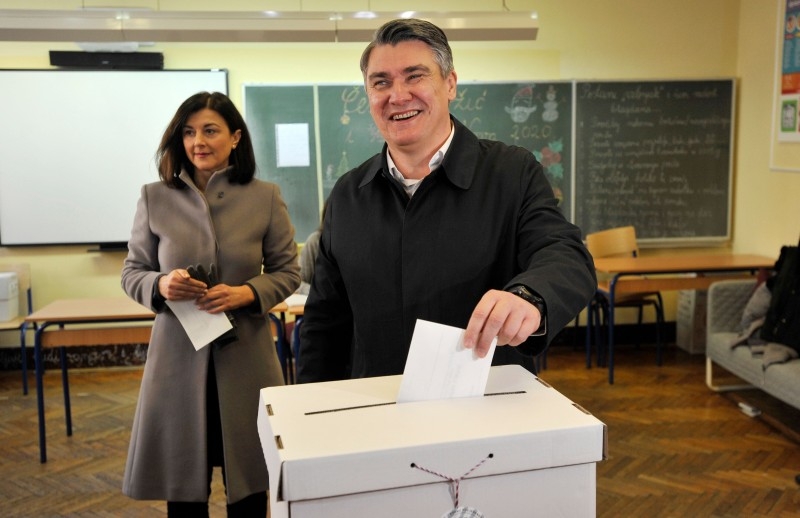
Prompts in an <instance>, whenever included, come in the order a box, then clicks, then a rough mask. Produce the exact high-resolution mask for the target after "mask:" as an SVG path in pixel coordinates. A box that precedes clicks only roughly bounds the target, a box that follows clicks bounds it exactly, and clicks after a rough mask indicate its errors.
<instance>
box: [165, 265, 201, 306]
mask: <svg viewBox="0 0 800 518" xmlns="http://www.w3.org/2000/svg"><path fill="white" fill-rule="evenodd" d="M158 292H159V293H160V294H161V296H162V297H164V298H165V299H167V300H194V299H197V298H199V297H202V296H203V295H205V294H206V292H208V287H207V286H206V283H204V282H202V281H198V280H197V279H192V277H191V276H190V275H189V272H187V271H186V270H182V269H176V270H172V271H171V272H169V273H168V274H166V275H164V276H162V277H160V278H159V279H158Z"/></svg>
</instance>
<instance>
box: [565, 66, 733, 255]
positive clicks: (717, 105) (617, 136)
mask: <svg viewBox="0 0 800 518" xmlns="http://www.w3.org/2000/svg"><path fill="white" fill-rule="evenodd" d="M732 90H733V83H732V81H702V82H698V81H676V82H651V83H641V82H637V83H630V82H598V83H578V84H577V87H576V120H577V127H576V159H575V161H576V171H577V175H576V198H577V200H578V202H577V204H576V223H577V224H578V225H579V226H580V227H581V229H582V230H583V231H584V233H588V232H594V231H597V230H602V229H605V228H611V227H616V226H621V225H634V226H636V229H637V235H638V236H639V237H641V238H642V239H645V240H646V239H648V238H650V239H671V238H689V239H691V238H726V237H727V236H728V235H729V229H728V226H729V219H730V218H729V215H730V208H729V196H730V194H729V193H730V170H731V169H730V168H731V164H730V155H731V126H732V114H731V110H732V104H731V99H732Z"/></svg>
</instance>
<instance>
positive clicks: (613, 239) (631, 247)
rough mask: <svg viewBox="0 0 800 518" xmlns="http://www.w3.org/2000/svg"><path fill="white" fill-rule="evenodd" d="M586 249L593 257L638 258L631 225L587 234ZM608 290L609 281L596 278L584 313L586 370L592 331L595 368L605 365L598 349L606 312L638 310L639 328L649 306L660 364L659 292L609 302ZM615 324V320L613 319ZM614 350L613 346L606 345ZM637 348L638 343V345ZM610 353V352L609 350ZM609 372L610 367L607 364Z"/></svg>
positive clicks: (661, 314) (661, 320)
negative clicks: (595, 352) (595, 359)
mask: <svg viewBox="0 0 800 518" xmlns="http://www.w3.org/2000/svg"><path fill="white" fill-rule="evenodd" d="M586 247H587V248H588V249H589V252H590V253H591V254H592V257H596V258H599V257H637V256H638V255H639V246H638V244H637V241H636V229H635V228H634V227H633V226H625V227H617V228H612V229H608V230H601V231H599V232H594V233H591V234H587V235H586ZM610 297H611V289H610V279H603V278H598V280H597V292H596V293H595V296H594V298H593V300H592V302H591V303H590V304H589V307H588V311H587V318H588V322H587V325H586V367H587V368H588V367H591V363H592V352H591V351H592V328H595V330H596V331H597V332H596V333H595V339H596V341H597V343H598V365H600V364H602V363H603V362H604V354H603V352H602V351H603V348H602V347H601V346H600V344H601V339H600V337H601V336H603V333H602V332H600V330H601V327H602V325H608V320H609V319H608V312H609V311H610V310H611V308H612V307H613V308H614V311H616V310H617V309H619V308H635V309H638V325H639V326H641V324H642V317H643V312H644V308H645V307H646V306H650V307H652V308H653V310H654V312H655V318H656V361H657V364H658V365H661V363H662V351H661V342H662V337H663V336H664V332H663V327H664V302H663V300H662V298H661V293H659V292H647V293H632V294H624V295H617V296H616V297H615V299H614V300H613V304H612V301H611V300H610ZM614 321H616V318H615V319H614ZM608 345H609V347H613V346H614V344H611V343H610V344H608ZM637 345H638V342H637ZM609 352H610V351H609ZM608 367H609V369H613V368H614V367H613V365H611V364H609V366H608Z"/></svg>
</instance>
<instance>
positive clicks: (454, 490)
mask: <svg viewBox="0 0 800 518" xmlns="http://www.w3.org/2000/svg"><path fill="white" fill-rule="evenodd" d="M492 457H494V454H493V453H490V454H489V455H487V456H486V457H484V458H483V459H482V460H481V461H480V462H479V463H477V464H475V465H474V466H472V468H470V469H469V471H467V472H466V473H464V474H463V475H461V476H460V477H451V476H450V475H445V474H444V473H439V472H438V471H434V470H432V469H428V468H424V467H422V466H420V465H419V464H417V463H416V462H413V463H411V467H412V468H415V469H418V470H421V471H424V472H426V473H430V474H431V475H436V476H437V477H440V478H443V479H445V480H447V481H448V482H449V483H450V495H451V496H452V498H453V507H454V508H457V507H458V491H459V486H460V483H461V481H462V480H463V479H464V478H466V477H467V476H469V475H470V474H471V473H472V472H473V471H475V470H476V469H478V468H479V467H481V466H482V465H483V463H484V462H486V461H487V460H489V459H491V458H492Z"/></svg>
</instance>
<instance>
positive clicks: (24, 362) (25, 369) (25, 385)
mask: <svg viewBox="0 0 800 518" xmlns="http://www.w3.org/2000/svg"><path fill="white" fill-rule="evenodd" d="M27 333H28V323H27V322H23V323H22V327H21V329H20V333H19V350H20V352H21V353H22V358H21V360H22V395H23V396H27V395H28V351H27V349H26V348H25V335H26V334H27Z"/></svg>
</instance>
